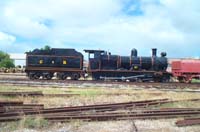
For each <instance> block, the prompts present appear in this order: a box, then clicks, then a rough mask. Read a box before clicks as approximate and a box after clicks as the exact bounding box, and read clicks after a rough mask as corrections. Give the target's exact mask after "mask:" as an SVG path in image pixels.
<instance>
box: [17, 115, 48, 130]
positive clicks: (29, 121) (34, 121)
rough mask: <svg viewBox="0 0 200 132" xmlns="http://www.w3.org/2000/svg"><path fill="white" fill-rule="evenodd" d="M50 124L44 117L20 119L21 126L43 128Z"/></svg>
mask: <svg viewBox="0 0 200 132" xmlns="http://www.w3.org/2000/svg"><path fill="white" fill-rule="evenodd" d="M48 125H49V122H48V121H47V120H45V119H43V118H42V117H39V116H38V117H34V118H33V117H25V118H24V119H23V120H21V121H20V126H22V128H31V129H42V128H46V127H47V126H48Z"/></svg>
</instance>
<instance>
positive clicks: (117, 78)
mask: <svg viewBox="0 0 200 132" xmlns="http://www.w3.org/2000/svg"><path fill="white" fill-rule="evenodd" d="M142 77H145V75H137V76H129V77H123V76H122V77H102V76H100V79H102V80H128V79H137V78H142Z"/></svg>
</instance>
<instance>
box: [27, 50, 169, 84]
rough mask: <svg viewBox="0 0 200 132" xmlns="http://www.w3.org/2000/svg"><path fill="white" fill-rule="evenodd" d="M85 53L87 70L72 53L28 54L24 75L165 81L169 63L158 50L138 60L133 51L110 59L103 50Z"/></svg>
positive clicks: (44, 52)
mask: <svg viewBox="0 0 200 132" xmlns="http://www.w3.org/2000/svg"><path fill="white" fill-rule="evenodd" d="M84 51H85V52H86V53H88V55H89V58H88V61H89V62H88V63H89V64H88V67H87V69H86V70H84V68H83V61H84V58H83V55H82V54H81V53H80V52H77V51H76V50H75V49H57V48H52V49H50V50H38V49H35V50H34V51H32V52H27V57H26V70H25V71H26V73H27V75H28V76H29V78H30V79H39V78H41V77H42V78H44V79H51V78H52V77H53V76H54V74H55V73H56V74H57V78H58V79H62V80H65V79H66V78H68V77H70V78H71V79H73V80H78V79H79V78H80V77H81V76H82V77H85V73H88V74H89V75H91V77H92V79H93V80H100V79H102V80H107V79H108V80H130V81H156V82H163V81H168V80H169V78H170V74H169V73H168V72H166V69H167V66H168V61H167V58H166V55H167V54H166V53H165V52H162V53H161V56H160V57H158V56H157V49H152V56H150V57H139V56H138V53H137V50H136V49H133V50H132V51H131V54H130V56H120V55H111V53H107V52H106V51H104V50H84Z"/></svg>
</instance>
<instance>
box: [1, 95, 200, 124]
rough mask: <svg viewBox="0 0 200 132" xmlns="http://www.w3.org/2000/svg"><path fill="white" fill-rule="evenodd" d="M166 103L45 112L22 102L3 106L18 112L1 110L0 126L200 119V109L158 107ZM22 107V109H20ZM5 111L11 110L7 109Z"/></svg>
mask: <svg viewBox="0 0 200 132" xmlns="http://www.w3.org/2000/svg"><path fill="white" fill-rule="evenodd" d="M163 103H169V100H168V99H157V100H143V101H135V102H125V103H114V104H99V105H87V106H74V107H59V108H42V107H43V106H42V105H40V104H38V105H37V104H32V105H31V104H23V103H22V102H12V103H10V102H6V103H5V102H4V103H3V104H11V105H10V106H9V107H13V108H15V107H17V108H16V109H9V110H7V111H5V109H2V110H1V112H0V122H9V121H17V120H21V119H22V118H24V116H29V117H36V116H38V115H39V116H41V117H43V118H44V119H46V120H49V121H52V122H55V121H56V122H58V121H59V122H66V121H67V122H68V121H71V120H82V121H110V120H133V119H142V120H144V119H166V118H178V117H194V116H200V108H164V109H159V108H157V106H158V105H160V104H163ZM19 106H21V107H22V108H21V107H20V108H18V107H19ZM33 106H34V107H33ZM2 107H8V105H6V106H2ZM9 107H8V108H9ZM26 107H27V108H26ZM3 110H4V111H3Z"/></svg>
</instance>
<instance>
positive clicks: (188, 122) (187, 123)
mask: <svg viewBox="0 0 200 132" xmlns="http://www.w3.org/2000/svg"><path fill="white" fill-rule="evenodd" d="M176 125H177V126H178V127H183V126H192V125H200V117H199V118H187V119H184V120H178V121H177V122H176Z"/></svg>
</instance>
